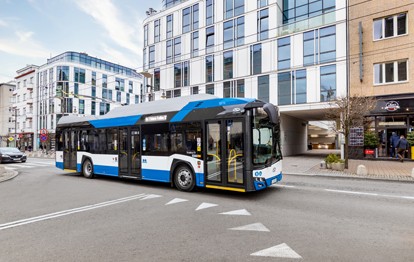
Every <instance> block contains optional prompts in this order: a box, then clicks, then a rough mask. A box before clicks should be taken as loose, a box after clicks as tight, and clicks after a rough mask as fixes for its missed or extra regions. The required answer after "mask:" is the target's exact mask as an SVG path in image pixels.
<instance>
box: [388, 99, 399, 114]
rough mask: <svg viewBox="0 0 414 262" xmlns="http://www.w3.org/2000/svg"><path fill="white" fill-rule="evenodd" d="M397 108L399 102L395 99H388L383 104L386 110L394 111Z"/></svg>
mask: <svg viewBox="0 0 414 262" xmlns="http://www.w3.org/2000/svg"><path fill="white" fill-rule="evenodd" d="M398 109H400V104H398V102H397V101H388V102H387V103H386V104H385V110H387V111H388V112H395V111H397V110H398Z"/></svg>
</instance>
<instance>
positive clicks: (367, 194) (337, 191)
mask: <svg viewBox="0 0 414 262" xmlns="http://www.w3.org/2000/svg"><path fill="white" fill-rule="evenodd" d="M325 191H328V192H336V193H344V194H354V195H366V196H379V194H376V193H366V192H358V191H347V190H335V189H325Z"/></svg>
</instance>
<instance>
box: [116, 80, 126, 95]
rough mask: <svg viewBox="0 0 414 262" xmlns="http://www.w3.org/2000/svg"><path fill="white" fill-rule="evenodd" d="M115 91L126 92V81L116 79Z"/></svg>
mask: <svg viewBox="0 0 414 262" xmlns="http://www.w3.org/2000/svg"><path fill="white" fill-rule="evenodd" d="M115 89H116V90H120V91H122V92H124V91H125V80H124V79H122V78H118V77H117V78H115Z"/></svg>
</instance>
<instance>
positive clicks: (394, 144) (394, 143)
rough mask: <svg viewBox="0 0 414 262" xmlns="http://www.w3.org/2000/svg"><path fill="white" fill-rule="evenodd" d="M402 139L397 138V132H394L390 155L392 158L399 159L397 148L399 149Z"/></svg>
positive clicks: (391, 139)
mask: <svg viewBox="0 0 414 262" xmlns="http://www.w3.org/2000/svg"><path fill="white" fill-rule="evenodd" d="M398 140H400V138H399V137H398V136H397V134H396V133H395V132H392V135H391V137H390V154H391V157H395V158H397V151H395V148H396V147H397V143H398Z"/></svg>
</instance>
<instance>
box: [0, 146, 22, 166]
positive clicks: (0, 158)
mask: <svg viewBox="0 0 414 262" xmlns="http://www.w3.org/2000/svg"><path fill="white" fill-rule="evenodd" d="M26 160H27V156H26V154H25V153H23V152H21V151H20V150H19V149H18V148H17V147H0V163H8V162H23V163H24V162H26Z"/></svg>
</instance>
